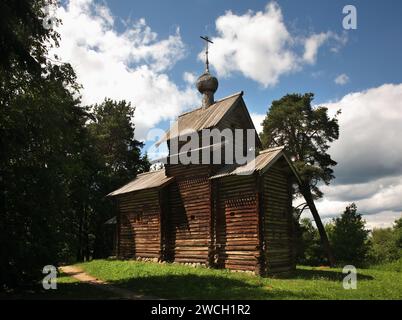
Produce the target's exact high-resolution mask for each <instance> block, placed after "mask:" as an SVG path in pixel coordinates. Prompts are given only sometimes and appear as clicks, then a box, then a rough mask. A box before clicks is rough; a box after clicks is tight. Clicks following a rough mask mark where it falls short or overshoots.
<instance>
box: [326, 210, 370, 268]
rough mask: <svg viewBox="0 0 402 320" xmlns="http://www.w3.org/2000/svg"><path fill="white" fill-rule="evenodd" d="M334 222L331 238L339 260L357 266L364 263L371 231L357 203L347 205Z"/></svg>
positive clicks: (341, 262)
mask: <svg viewBox="0 0 402 320" xmlns="http://www.w3.org/2000/svg"><path fill="white" fill-rule="evenodd" d="M333 223H334V225H333V227H332V230H331V231H330V233H329V238H330V242H331V245H332V248H333V250H334V255H335V258H336V260H337V262H338V263H340V264H352V265H355V266H361V265H362V264H364V263H365V262H366V259H367V254H368V251H369V243H368V236H369V231H368V230H366V229H365V221H364V220H363V219H362V217H361V215H360V214H359V213H358V212H357V207H356V204H354V203H352V204H350V205H349V206H347V207H346V209H345V211H344V213H343V214H342V215H341V216H340V217H339V218H335V219H334V221H333Z"/></svg>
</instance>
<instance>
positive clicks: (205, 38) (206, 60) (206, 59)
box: [200, 36, 213, 73]
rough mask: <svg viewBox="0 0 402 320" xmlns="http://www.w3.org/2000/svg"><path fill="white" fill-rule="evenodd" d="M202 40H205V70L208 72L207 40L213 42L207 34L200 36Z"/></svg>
mask: <svg viewBox="0 0 402 320" xmlns="http://www.w3.org/2000/svg"><path fill="white" fill-rule="evenodd" d="M200 38H201V39H202V40H205V66H206V68H205V72H207V73H209V61H208V42H209V43H213V42H212V41H211V40H210V39H209V38H208V36H204V37H203V36H200Z"/></svg>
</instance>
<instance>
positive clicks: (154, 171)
mask: <svg viewBox="0 0 402 320" xmlns="http://www.w3.org/2000/svg"><path fill="white" fill-rule="evenodd" d="M162 170H163V171H165V168H162V169H158V170H150V171H147V172H141V173H138V174H137V177H138V176H143V175H146V174H150V173H156V172H158V171H162ZM134 179H135V178H134Z"/></svg>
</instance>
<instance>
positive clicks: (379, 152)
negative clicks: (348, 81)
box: [317, 84, 402, 227]
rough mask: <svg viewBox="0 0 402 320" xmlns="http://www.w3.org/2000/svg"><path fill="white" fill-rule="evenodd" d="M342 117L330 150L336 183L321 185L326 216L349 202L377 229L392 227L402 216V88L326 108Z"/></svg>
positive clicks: (374, 90) (359, 94)
mask: <svg viewBox="0 0 402 320" xmlns="http://www.w3.org/2000/svg"><path fill="white" fill-rule="evenodd" d="M324 105H326V106H327V107H328V108H329V111H330V113H331V114H334V113H335V112H336V110H338V109H342V114H341V115H340V116H339V126H340V137H339V140H337V141H336V142H334V143H333V144H332V146H331V148H330V150H329V152H330V154H331V156H332V158H333V159H334V160H335V161H337V162H338V165H337V166H336V167H335V168H334V172H335V176H336V179H335V180H334V181H333V183H332V184H331V185H329V186H324V187H322V190H323V191H324V194H325V195H324V199H323V200H321V201H319V202H317V207H318V209H319V211H320V213H321V215H322V216H324V217H331V216H334V215H337V214H339V213H341V212H343V210H344V208H345V207H346V205H347V204H349V203H350V202H356V204H357V206H358V210H359V211H360V212H361V213H363V214H364V215H365V216H364V217H365V219H366V220H367V221H368V222H370V227H373V226H385V225H388V226H390V225H391V224H392V222H393V221H394V220H395V217H398V216H400V215H401V213H402V197H401V195H402V143H401V140H400V139H401V136H402V84H384V85H382V86H380V87H377V88H371V89H368V90H365V91H362V92H355V93H350V94H348V95H346V96H344V97H343V98H342V99H341V100H339V101H338V102H333V103H328V104H324ZM372 215H373V216H375V217H372Z"/></svg>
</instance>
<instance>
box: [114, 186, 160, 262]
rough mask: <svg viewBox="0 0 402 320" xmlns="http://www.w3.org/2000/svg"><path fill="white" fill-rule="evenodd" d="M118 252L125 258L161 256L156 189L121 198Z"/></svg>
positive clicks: (158, 201) (158, 206)
mask: <svg viewBox="0 0 402 320" xmlns="http://www.w3.org/2000/svg"><path fill="white" fill-rule="evenodd" d="M118 201H119V209H120V210H119V211H120V219H119V231H118V232H119V234H118V239H119V246H118V248H119V250H118V251H119V252H118V256H119V257H120V258H122V259H129V258H153V259H158V260H159V259H161V257H162V246H161V223H160V216H161V214H160V212H161V207H160V198H159V191H158V190H156V189H151V190H143V191H138V192H135V193H129V194H125V195H121V196H120V197H119V200H118Z"/></svg>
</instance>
